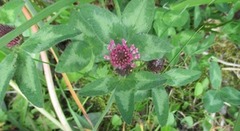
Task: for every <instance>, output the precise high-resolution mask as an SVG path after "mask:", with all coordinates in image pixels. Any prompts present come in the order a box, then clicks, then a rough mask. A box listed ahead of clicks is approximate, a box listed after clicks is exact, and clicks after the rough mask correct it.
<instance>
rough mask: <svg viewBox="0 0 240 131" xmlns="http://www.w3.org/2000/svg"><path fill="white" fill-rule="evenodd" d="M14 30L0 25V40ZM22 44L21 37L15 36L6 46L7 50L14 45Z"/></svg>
mask: <svg viewBox="0 0 240 131" xmlns="http://www.w3.org/2000/svg"><path fill="white" fill-rule="evenodd" d="M14 29H15V28H14V27H11V26H8V25H3V24H0V38H1V37H2V36H4V35H6V34H7V33H8V32H10V31H12V30H14ZM21 42H22V37H21V36H17V37H15V38H14V39H13V40H12V41H10V42H9V43H8V44H7V47H8V48H11V47H13V46H15V45H18V44H20V43H21Z"/></svg>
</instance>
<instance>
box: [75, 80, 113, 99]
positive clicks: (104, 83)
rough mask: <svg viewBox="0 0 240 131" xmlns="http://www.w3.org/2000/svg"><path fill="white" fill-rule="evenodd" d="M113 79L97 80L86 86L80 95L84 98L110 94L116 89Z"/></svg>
mask: <svg viewBox="0 0 240 131" xmlns="http://www.w3.org/2000/svg"><path fill="white" fill-rule="evenodd" d="M113 81H114V80H113V79H112V78H101V79H97V80H95V81H93V82H91V83H89V84H87V85H86V86H84V87H83V88H82V89H81V90H80V91H79V95H82V96H99V95H105V94H107V93H110V92H111V91H112V90H113V89H114V87H115V86H114V85H112V84H111V83H113Z"/></svg>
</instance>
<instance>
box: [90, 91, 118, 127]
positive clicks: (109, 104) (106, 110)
mask: <svg viewBox="0 0 240 131" xmlns="http://www.w3.org/2000/svg"><path fill="white" fill-rule="evenodd" d="M114 92H115V90H113V92H112V94H111V96H110V98H109V99H108V102H107V106H106V108H105V110H104V111H103V113H102V114H101V116H100V118H99V120H98V121H97V123H96V125H95V126H94V128H93V131H97V130H98V127H99V125H100V124H101V122H102V121H103V118H104V116H105V115H106V114H107V112H108V111H109V109H110V108H111V106H112V104H113V102H114Z"/></svg>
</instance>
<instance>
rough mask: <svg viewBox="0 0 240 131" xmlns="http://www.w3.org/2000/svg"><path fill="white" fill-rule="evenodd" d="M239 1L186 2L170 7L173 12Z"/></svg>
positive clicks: (186, 0) (197, 0)
mask: <svg viewBox="0 0 240 131" xmlns="http://www.w3.org/2000/svg"><path fill="white" fill-rule="evenodd" d="M237 1H238V0H185V1H183V2H180V3H177V4H173V5H170V8H171V9H172V10H181V9H183V8H185V7H187V8H189V7H193V6H199V5H205V4H208V5H210V4H213V3H218V4H219V3H231V2H237Z"/></svg>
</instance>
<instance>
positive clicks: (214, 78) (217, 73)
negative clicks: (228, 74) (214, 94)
mask: <svg viewBox="0 0 240 131" xmlns="http://www.w3.org/2000/svg"><path fill="white" fill-rule="evenodd" d="M209 75H210V82H211V85H212V87H213V88H214V89H219V88H220V87H221V84H222V71H221V69H220V66H219V65H218V63H217V62H215V61H212V62H211V63H210V68H209Z"/></svg>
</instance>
